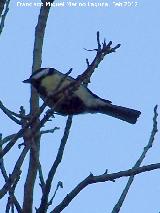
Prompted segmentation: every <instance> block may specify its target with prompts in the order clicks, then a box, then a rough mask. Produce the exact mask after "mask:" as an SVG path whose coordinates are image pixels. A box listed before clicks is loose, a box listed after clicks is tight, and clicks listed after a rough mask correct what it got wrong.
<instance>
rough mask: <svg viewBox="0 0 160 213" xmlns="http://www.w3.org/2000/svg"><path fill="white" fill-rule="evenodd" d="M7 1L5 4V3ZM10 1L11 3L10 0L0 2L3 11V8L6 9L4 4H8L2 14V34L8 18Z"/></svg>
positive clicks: (0, 30)
mask: <svg viewBox="0 0 160 213" xmlns="http://www.w3.org/2000/svg"><path fill="white" fill-rule="evenodd" d="M1 1H2V0H1ZM4 2H5V4H4ZM9 3H10V0H6V1H4V0H3V1H2V3H0V4H1V5H0V6H1V8H0V10H1V11H3V10H2V9H4V5H6V7H5V11H4V13H3V15H1V23H0V34H1V33H2V30H3V28H4V22H5V19H6V16H7V13H8V11H9Z"/></svg>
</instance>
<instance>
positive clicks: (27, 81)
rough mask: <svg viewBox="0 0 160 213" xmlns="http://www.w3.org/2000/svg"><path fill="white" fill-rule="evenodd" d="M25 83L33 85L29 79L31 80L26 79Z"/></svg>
mask: <svg viewBox="0 0 160 213" xmlns="http://www.w3.org/2000/svg"><path fill="white" fill-rule="evenodd" d="M22 82H23V83H31V79H30V78H29V79H26V80H24V81H22Z"/></svg>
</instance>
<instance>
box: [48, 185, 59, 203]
mask: <svg viewBox="0 0 160 213" xmlns="http://www.w3.org/2000/svg"><path fill="white" fill-rule="evenodd" d="M59 188H61V189H62V188H63V183H62V181H59V182H58V183H57V187H56V190H55V192H54V195H53V196H52V198H51V199H50V201H49V202H48V206H50V205H52V203H53V199H54V198H55V196H56V194H57V191H58V189H59Z"/></svg>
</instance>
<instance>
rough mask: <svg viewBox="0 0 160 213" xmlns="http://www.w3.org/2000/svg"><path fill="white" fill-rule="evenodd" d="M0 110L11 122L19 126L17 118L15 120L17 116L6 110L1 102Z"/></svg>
mask: <svg viewBox="0 0 160 213" xmlns="http://www.w3.org/2000/svg"><path fill="white" fill-rule="evenodd" d="M0 109H1V110H2V111H3V112H4V113H5V114H6V115H7V116H8V117H9V118H10V119H11V120H12V121H14V122H15V123H17V124H19V125H21V122H20V121H19V120H18V119H17V118H15V116H16V117H18V114H16V113H15V112H12V111H11V110H9V109H7V108H6V107H5V106H4V105H3V103H2V101H0Z"/></svg>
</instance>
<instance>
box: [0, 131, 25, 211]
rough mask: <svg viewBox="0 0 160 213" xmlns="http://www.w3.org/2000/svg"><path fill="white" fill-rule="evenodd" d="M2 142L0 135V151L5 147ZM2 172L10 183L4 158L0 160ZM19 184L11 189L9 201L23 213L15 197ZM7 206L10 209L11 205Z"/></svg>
mask: <svg viewBox="0 0 160 213" xmlns="http://www.w3.org/2000/svg"><path fill="white" fill-rule="evenodd" d="M2 141H3V140H2V135H0V150H2V145H3V143H2ZM0 170H1V173H2V176H3V178H4V180H5V182H8V181H9V177H8V175H7V171H6V169H5V166H4V161H3V158H1V159H0ZM17 182H18V179H17V181H16V182H15V184H14V185H13V187H11V189H10V190H9V198H8V200H9V201H12V203H13V204H14V205H15V207H16V209H17V212H18V213H22V209H21V206H20V204H19V202H18V201H17V199H16V197H15V195H14V191H15V187H16V184H17ZM9 203H10V202H9ZM7 206H8V207H6V209H7V208H9V204H8V205H7Z"/></svg>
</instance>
